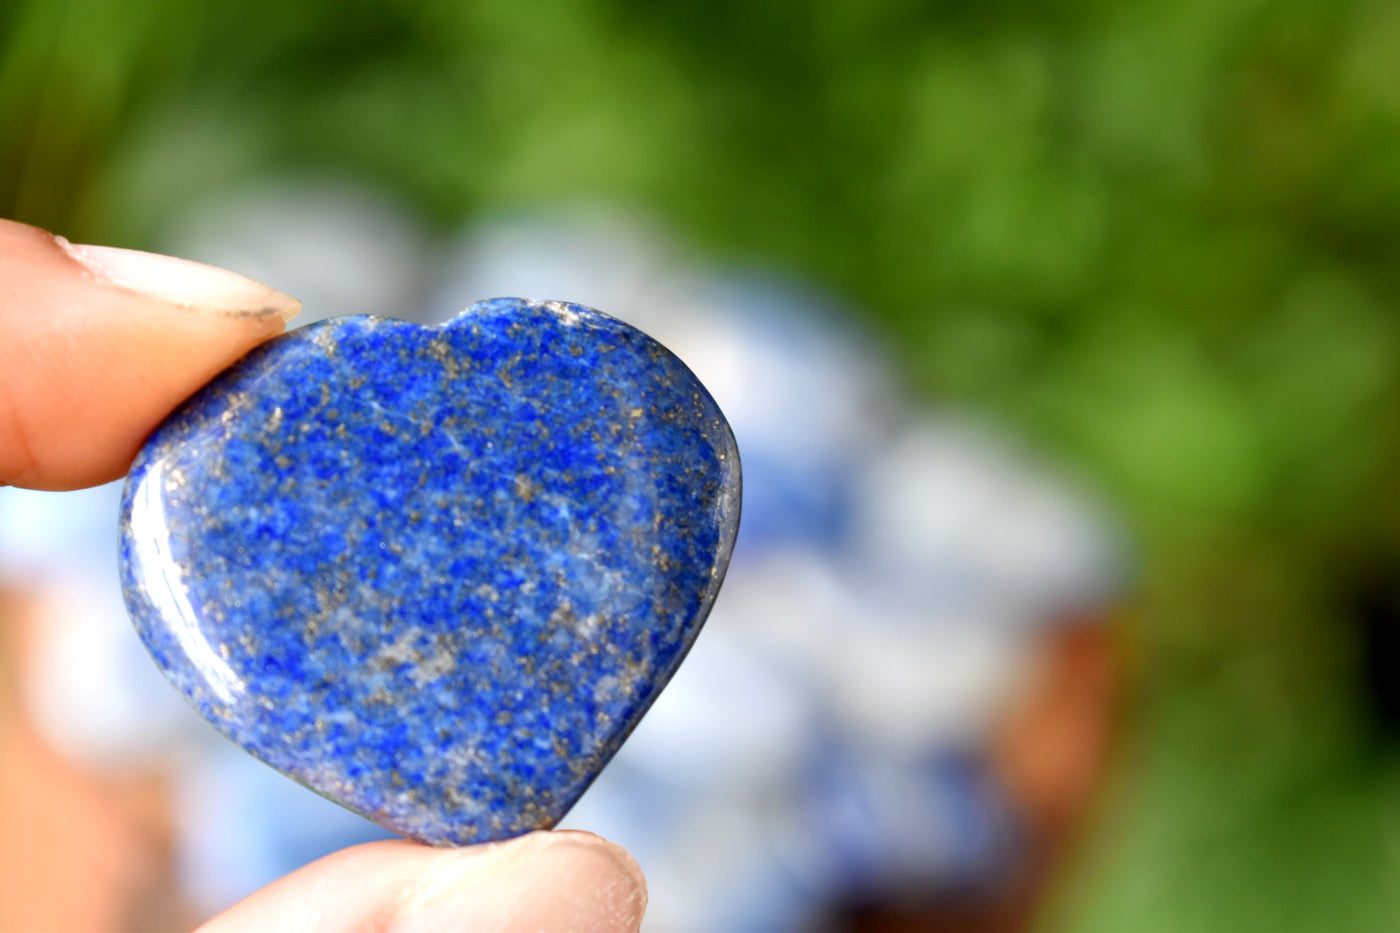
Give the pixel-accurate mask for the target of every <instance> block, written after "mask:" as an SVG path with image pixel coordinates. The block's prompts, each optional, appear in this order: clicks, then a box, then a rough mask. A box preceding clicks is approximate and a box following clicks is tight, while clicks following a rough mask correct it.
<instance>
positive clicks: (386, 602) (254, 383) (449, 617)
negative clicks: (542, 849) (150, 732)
mask: <svg viewBox="0 0 1400 933" xmlns="http://www.w3.org/2000/svg"><path fill="white" fill-rule="evenodd" d="M738 518H739V462H738V453H737V450H736V448H735V445H734V440H733V436H732V435H731V433H730V431H729V427H728V425H727V423H726V422H725V419H724V416H723V415H722V414H721V413H720V411H719V409H718V407H717V406H716V405H715V403H714V401H713V400H712V399H711V398H710V396H709V394H708V392H706V390H705V388H704V387H703V386H702V385H701V384H700V383H699V381H698V380H697V379H696V378H695V376H694V375H693V374H692V373H691V372H690V371H689V370H688V369H686V367H685V366H684V365H683V364H682V363H681V362H680V361H679V360H678V359H676V357H674V356H673V355H672V354H671V353H670V352H668V351H667V350H666V349H665V348H664V347H662V346H661V345H660V344H658V343H656V342H655V341H653V340H652V339H650V338H649V337H647V336H646V335H645V334H643V333H641V332H640V331H638V330H636V329H634V328H632V327H629V326H628V325H626V324H623V323H621V322H620V321H616V320H614V319H612V318H609V317H607V316H606V315H602V314H599V313H598V312H596V311H592V310H590V309H587V308H584V307H581V306H578V305H570V304H564V303H560V302H530V301H522V300H518V299H497V300H495V301H488V302H482V303H479V304H477V305H474V306H472V307H471V308H469V309H468V310H467V311H466V312H464V313H463V314H462V315H460V316H458V317H457V318H455V319H453V320H452V321H451V322H449V323H448V324H446V325H443V326H441V327H438V328H424V327H419V326H417V325H413V324H408V323H405V322H402V321H394V320H388V319H383V318H342V319H336V320H331V321H326V322H322V323H319V324H316V325H313V326H311V327H308V328H304V329H302V330H299V331H295V332H293V333H290V334H287V335H285V336H283V337H281V338H278V339H276V340H274V341H272V342H270V343H268V344H266V345H264V346H263V347H260V348H259V349H257V350H255V351H254V352H253V353H251V354H250V355H249V356H248V357H246V358H245V359H244V360H243V361H242V362H240V363H239V364H237V365H236V366H235V367H233V368H232V369H231V370H230V371H229V372H227V373H225V374H224V375H223V376H221V377H220V378H218V379H216V380H215V381H214V382H213V383H211V384H210V385H209V386H208V387H207V388H206V389H204V390H203V391H202V392H200V393H199V394H198V395H196V396H195V397H194V398H193V399H191V401H190V402H188V403H187V404H186V405H185V406H184V407H183V408H181V409H180V410H179V411H177V412H176V413H175V414H174V415H173V416H172V417H171V418H170V419H169V420H167V422H166V423H165V424H164V425H162V426H161V428H159V429H158V430H157V431H156V433H155V435H154V436H153V437H152V438H151V440H150V441H149V442H148V444H147V446H146V447H145V448H144V449H143V451H142V452H141V454H140V456H138V458H137V461H136V463H135V465H134V466H133V468H132V471H131V474H130V477H129V479H128V482H127V487H126V493H125V496H124V499H123V523H122V541H121V559H122V578H123V586H124V589H125V592H126V597H127V603H128V607H129V609H130V611H131V614H132V616H133V618H134V620H135V622H136V626H137V630H138V631H139V633H140V634H141V637H142V639H143V641H144V642H145V643H146V646H147V648H148V649H149V650H150V652H151V654H152V656H153V657H154V658H155V660H156V662H157V663H158V664H159V666H160V667H161V669H162V670H163V671H164V673H165V674H166V676H167V677H168V678H169V679H170V680H171V681H172V682H173V683H174V684H175V686H176V687H178V688H179V690H180V691H181V692H182V693H183V694H184V695H185V696H186V698H187V699H188V700H189V701H190V702H191V703H192V704H193V705H194V706H195V707H196V709H198V710H199V712H200V713H201V714H202V715H203V716H204V717H205V718H206V719H208V720H209V721H210V722H212V723H213V724H214V725H215V726H216V727H217V728H218V729H219V730H220V731H222V732H223V733H224V734H225V735H227V736H228V737H230V738H231V739H233V740H234V741H235V742H237V743H238V744H240V745H242V746H243V747H244V748H245V749H247V750H248V751H250V752H252V753H253V754H254V755H256V756H257V757H259V758H261V759H262V760H264V761H266V762H267V763H268V764H271V765H272V766H273V767H275V768H277V769H279V770H281V771H283V772H284V773H286V774H288V775H290V776H291V777H293V778H295V779H296V780H298V781H300V782H301V783H303V784H305V785H306V786H308V787H310V788H311V789H313V790H315V791H317V792H319V793H321V794H323V795H325V796H327V797H329V798H331V799H333V800H335V801H337V802H338V803H341V804H343V805H345V806H346V807H349V808H350V809H352V810H355V811H356V812H359V813H361V814H363V815H365V816H367V817H369V818H371V819H373V820H374V821H375V822H377V823H379V824H380V825H382V826H384V827H386V828H388V829H390V830H393V831H395V832H398V833H401V834H403V835H406V836H409V837H411V838H414V839H417V840H420V841H423V842H427V843H432V844H455V845H461V844H467V843H473V842H481V841H487V840H493V839H501V838H507V837H510V836H513V835H518V834H520V833H523V832H527V831H529V830H532V829H536V828H544V827H549V826H552V825H554V823H556V822H557V821H558V820H559V819H560V817H562V816H563V815H564V813H565V812H566V811H567V810H568V809H569V807H570V806H572V805H573V803H574V802H575V801H576V800H577V799H578V797H579V796H580V795H581V794H582V793H583V791H584V790H585V789H586V788H587V787H588V785H589V783H590V782H591V781H592V780H593V778H594V777H595V776H596V775H597V773H598V772H599V770H600V769H601V768H602V767H603V765H605V764H606V763H607V761H608V760H609V759H610V758H611V757H612V755H613V754H614V753H615V752H616V751H617V749H618V747H619V746H620V745H621V743H622V741H623V740H624V739H625V738H626V737H627V735H628V734H629V733H630V731H631V730H632V728H633V727H634V726H635V725H636V723H637V721H638V720H639V719H640V717H641V716H642V714H643V713H645V711H646V710H647V708H648V707H649V706H650V705H651V703H652V701H653V700H654V699H655V698H656V696H657V693H658V692H659V691H660V690H661V688H662V687H663V686H664V685H665V684H666V682H667V681H668V680H669V678H670V677H671V675H672V673H674V671H675V669H676V667H677V665H679V663H680V661H681V659H682V658H683V657H684V655H685V653H686V651H687V650H688V649H689V647H690V645H691V643H692V642H693V641H694V639H695V636H696V634H697V633H698V631H699V629H700V626H701V625H702V624H703V622H704V619H705V616H706V615H707V614H708V612H709V609H710V606H711V604H712V603H713V601H714V598H715V595H716V593H717V592H718V590H719V586H720V583H721V580H722V578H723V576H724V571H725V569H726V566H727V564H728V560H729V554H730V551H731V549H732V546H733V541H734V536H735V533H736V531H737V526H738Z"/></svg>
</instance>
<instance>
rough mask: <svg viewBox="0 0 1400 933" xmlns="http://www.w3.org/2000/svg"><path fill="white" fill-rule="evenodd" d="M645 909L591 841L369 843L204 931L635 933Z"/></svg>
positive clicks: (540, 836) (637, 892) (617, 860)
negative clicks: (454, 845) (449, 845)
mask: <svg viewBox="0 0 1400 933" xmlns="http://www.w3.org/2000/svg"><path fill="white" fill-rule="evenodd" d="M646 903H647V893H646V882H645V881H644V880H643V878H642V873H641V869H639V868H638V867H637V863H636V862H635V861H633V860H632V857H631V856H630V855H628V854H627V852H626V851H625V850H624V849H622V848H620V847H619V846H615V845H613V844H612V843H610V842H607V841H605V840H603V839H601V838H599V837H598V836H594V835H593V834H591V833H581V832H552V833H544V832H537V833H530V834H529V835H527V836H522V837H520V838H518V839H512V840H510V841H509V842H498V843H492V844H489V845H479V846H469V847H467V848H463V849H430V848H427V847H425V846H420V845H415V844H413V843H409V842H372V843H369V844H368V845H362V846H355V847H354V848H350V849H346V850H344V851H342V852H337V853H336V854H334V855H331V856H328V857H326V858H323V859H321V860H320V861H318V862H313V863H311V864H310V865H307V866H306V867H305V868H302V869H299V870H298V871H295V872H293V873H292V874H290V875H287V876H286V877H285V878H282V879H281V880H279V881H276V882H274V883H273V884H271V885H269V886H267V887H266V888H263V889H262V890H261V891H258V892H257V893H255V894H253V895H252V896H250V897H248V898H247V899H246V900H243V901H241V902H239V903H238V904H235V905H234V906H233V907H232V908H230V909H229V910H227V911H225V912H224V913H222V914H220V915H219V916H217V917H215V918H214V919H213V920H211V921H209V923H208V924H206V925H205V926H204V927H202V928H201V929H200V931H199V933H251V931H255V930H256V931H262V930H300V931H304V933H358V931H362V930H375V931H377V933H440V931H441V933H447V931H452V930H470V931H473V933H478V931H480V933H507V931H517V930H519V931H537V930H545V931H550V933H555V931H558V933H569V931H580V933H583V931H588V933H595V931H596V933H634V931H635V930H636V929H637V928H638V926H639V925H640V924H641V922H642V914H643V912H644V911H645V910H646Z"/></svg>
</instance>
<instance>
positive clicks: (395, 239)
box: [161, 178, 428, 326]
mask: <svg viewBox="0 0 1400 933" xmlns="http://www.w3.org/2000/svg"><path fill="white" fill-rule="evenodd" d="M161 247H162V249H164V250H165V251H167V252H170V253H172V254H174V255H176V256H184V257H186V258H188V259H194V260H198V261H199V262H206V263H209V264H211V265H216V266H222V267H224V268H227V269H232V270H234V271H235V272H239V273H242V274H243V275H246V276H248V277H249V278H252V279H256V280H257V281H259V282H263V283H265V284H268V285H271V286H273V287H274V288H277V289H280V290H281V291H284V292H286V293H288V294H290V295H293V296H295V297H297V298H299V299H301V302H302V307H303V311H302V313H301V315H299V316H298V317H297V318H295V319H294V320H293V322H292V323H293V324H294V325H296V326H300V325H304V324H310V323H312V322H313V321H318V320H321V319H322V318H327V317H341V316H344V315H350V314H380V315H385V316H388V317H402V318H408V319H410V320H414V319H417V317H418V314H419V311H420V308H421V304H422V302H421V297H420V294H419V289H420V286H421V283H422V276H423V273H424V270H425V268H426V267H427V264H428V252H427V245H426V241H425V239H424V234H423V232H422V230H421V229H420V227H419V225H418V224H417V223H416V222H415V221H414V219H413V218H412V217H411V216H410V215H409V214H408V213H406V212H405V211H404V210H402V209H401V208H399V207H398V206H396V205H395V204H394V202H392V201H390V200H388V199H386V198H382V197H379V196H377V195H375V194H373V193H371V192H370V191H368V190H366V189H365V188H364V187H363V186H360V185H355V184H351V183H348V182H342V181H337V180H334V179H329V178H314V179H297V178H287V179H280V180H276V181H273V182H270V183H266V184H262V185H256V186H252V187H249V188H246V189H242V190H237V191H233V192H230V193H228V194H226V195H224V196H221V197H219V198H217V199H215V200H213V201H209V202H206V203H201V204H195V205H192V206H191V207H190V209H189V210H188V211H187V213H185V214H184V215H183V216H182V217H179V218H177V219H175V220H174V221H172V222H171V223H170V224H169V225H168V226H167V228H166V230H165V233H164V235H163V236H162V237H161Z"/></svg>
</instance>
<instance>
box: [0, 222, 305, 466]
mask: <svg viewBox="0 0 1400 933" xmlns="http://www.w3.org/2000/svg"><path fill="white" fill-rule="evenodd" d="M300 310H301V303H300V302H298V301H297V300H296V299H294V298H292V297H290V296H288V295H284V294H282V293H281V292H278V291H276V290H274V289H271V288H268V287H267V286H265V285H261V284H259V283H257V282H254V281H252V280H251V279H247V278H244V277H243V276H240V275H237V274H235V273H232V272H228V271H226V270H223V269H217V268H214V267H212V266H206V265H202V264H199V263H194V262H188V261H186V260H182V259H175V258H172V257H169V256H158V255H155V254H152V253H142V252H137V251H134V250H124V249H114V248H111V247H98V246H79V245H73V244H70V243H68V241H66V240H64V239H63V238H61V237H56V236H54V235H53V234H50V233H47V232H45V231H43V230H40V229H38V228H36V227H30V226H26V225H24V224H19V223H14V222H12V221H6V220H0V485H14V486H26V487H29V488H32V489H76V488H79V487H82V486H91V485H96V484H98V483H102V482H106V481H107V480H111V479H115V478H117V477H119V476H121V475H122V474H123V473H125V472H126V470H127V468H128V467H129V466H130V465H131V461H132V458H133V457H134V456H135V455H136V451H137V449H138V448H139V447H140V445H141V443H142V442H143V441H144V440H145V438H146V437H147V435H149V434H150V432H151V431H152V430H153V429H154V428H155V426H156V425H157V424H158V423H159V422H160V421H161V419H163V418H164V417H165V416H166V415H167V414H169V413H170V411H171V410H173V409H174V408H175V407H176V406H177V405H179V404H180V402H182V401H183V400H184V399H186V398H187V397H188V396H189V395H191V394H192V393H193V392H194V391H195V390H197V389H198V388H199V387H200V386H202V385H204V384H205V383H206V382H208V381H209V380H210V379H211V378H213V377H214V376H215V375H216V374H217V373H218V372H220V371H221V370H223V369H224V368H226V367H227V366H228V365H229V364H231V363H233V362H234V361H235V360H237V359H238V358H239V357H241V356H242V355H243V354H244V353H246V352H247V351H248V350H250V349H251V348H252V347H254V346H255V345H257V344H258V343H260V342H262V341H264V340H266V339H267V338H269V337H272V336H275V335H276V334H278V333H281V331H282V330H283V328H284V326H285V323H286V321H287V320H288V319H289V318H291V317H293V316H294V315H295V314H296V313H297V312H298V311H300Z"/></svg>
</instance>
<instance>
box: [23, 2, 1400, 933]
mask: <svg viewBox="0 0 1400 933" xmlns="http://www.w3.org/2000/svg"><path fill="white" fill-rule="evenodd" d="M0 216H6V217H10V218H13V219H16V220H21V221H24V222H28V223H33V224H37V225H40V226H44V227H47V228H49V229H52V230H54V231H55V232H58V233H61V234H63V235H65V236H67V237H69V238H70V239H71V240H74V241H76V242H97V243H105V244H111V245H119V246H128V247H136V248H148V249H156V250H161V251H168V252H174V253H178V254H180V255H185V256H188V257H190V258H194V259H201V260H205V261H209V262H215V263H219V264H223V265H226V266H228V267H230V268H233V269H235V270H237V271H240V272H244V273H245V274H248V275H251V276H253V277H255V278H260V279H263V280H265V281H267V282H269V283H270V284H273V285H274V286H276V287H278V288H281V289H283V290H286V291H288V292H291V293H293V294H295V295H297V296H298V297H300V298H302V299H303V300H304V302H305V305H306V309H307V313H306V315H305V316H304V317H303V318H302V319H300V321H299V323H304V322H306V321H309V320H314V319H316V318H317V317H322V316H330V315H338V314H348V313H367V312H375V313H388V314H392V315H395V316H399V317H405V318H409V319H414V320H420V321H424V322H431V321H435V320H441V319H443V318H445V317H447V316H449V315H450V314H452V313H454V312H455V311H456V310H458V309H460V308H461V307H463V306H465V305H466V304H468V303H470V302H471V301H473V300H475V299H478V298H483V297H490V296H494V295H497V294H524V295H526V296H529V297H545V298H559V299H569V300H576V301H581V302H583V303H585V304H593V305H596V306H598V307H600V308H602V309H603V310H605V311H608V312H610V313H613V314H615V315H617V316H619V317H622V318H624V319H626V320H630V321H632V322H633V323H635V324H637V325H638V326H641V327H643V328H644V329H646V330H648V331H649V332H651V333H653V334H654V335H655V336H657V337H658V338H659V339H661V340H662V341H663V342H665V343H667V344H668V345H669V346H671V347H672V349H674V350H675V351H676V352H677V353H678V354H679V355H680V356H681V358H682V359H683V360H685V361H686V362H687V363H688V364H689V365H690V366H691V367H692V368H693V369H694V370H695V371H696V372H697V374H699V375H700V377H701V378H702V380H704V381H705V382H706V384H707V385H709V386H710V387H711V389H712V390H713V392H714V394H715V396H716V398H717V399H718V401H719V402H720V404H721V406H722V407H723V408H724V409H725V411H726V413H727V414H728V415H729V416H730V419H731V421H732V422H733V424H734V428H735V433H736V436H737V437H738V440H739V444H740V448H741V451H742V453H743V457H744V466H745V487H746V488H745V516H744V527H743V529H742V531H741V538H740V543H739V547H738V549H737V550H736V554H735V557H734V563H733V566H732V568H731V571H730V578H729V582H728V583H727V584H726V587H725V590H724V592H723V593H722V595H721V597H720V600H719V602H718V604H717V606H716V609H715V612H714V615H713V617H712V620H711V622H710V624H709V626H708V627H707V629H706V632H705V633H704V635H703V636H702V637H701V639H700V641H699V642H698V643H697V647H696V649H695V651H694V653H693V654H692V656H691V658H690V659H689V660H688V661H687V663H686V666H685V667H683V668H682V671H681V673H680V674H678V675H677V677H676V679H675V681H673V683H672V686H671V687H670V688H669V689H668V690H667V692H666V693H665V694H664V695H663V698H662V700H661V701H660V702H659V703H658V705H657V707H656V708H655V709H654V710H653V712H652V714H650V716H649V717H648V719H647V720H645V721H644V723H643V726H642V727H641V728H639V730H638V731H637V733H636V734H635V735H634V736H633V738H632V740H630V741H629V743H628V745H627V746H625V748H624V750H623V752H622V753H621V754H620V755H619V757H618V759H617V760H616V761H615V762H614V764H613V765H612V766H611V767H609V769H608V770H607V771H606V772H605V774H604V776H603V778H602V779H600V780H599V782H598V784H597V785H596V786H595V787H594V789H593V790H591V791H590V792H589V793H588V795H586V796H585V798H584V800H583V801H582V803H581V804H580V805H579V807H578V808H577V810H576V811H575V813H574V814H573V815H572V816H571V817H570V821H569V825H575V826H579V827H582V828H589V829H593V830H595V831H598V832H601V833H603V834H605V835H608V836H609V837H611V838H613V839H615V840H616V841H618V842H620V843H622V844H624V845H626V846H627V847H629V848H630V849H631V850H632V851H633V852H634V854H636V856H637V857H638V859H639V861H640V862H641V864H642V865H643V867H644V869H646V871H647V874H648V878H649V880H650V882H651V886H652V902H651V907H650V911H649V921H648V927H649V928H651V929H655V930H668V929H682V930H683V929H696V930H729V929H751V930H769V929H955V930H961V929H968V930H976V929H1020V928H1023V927H1024V926H1026V925H1028V924H1038V925H1039V926H1041V927H1043V928H1050V929H1065V930H1074V931H1120V930H1134V931H1155V930H1161V931H1177V930H1193V931H1196V930H1200V931H1215V930H1219V931H1240V930H1269V931H1292V930H1298V931H1310V930H1321V929H1326V930H1337V931H1352V930H1356V931H1363V930H1380V929H1388V928H1391V927H1392V926H1393V923H1394V921H1393V918H1394V917H1395V916H1396V915H1397V913H1400V498H1398V497H1397V486H1396V483H1395V479H1394V477H1395V476H1396V475H1397V470H1400V380H1398V379H1397V375H1396V374H1397V367H1396V362H1397V361H1396V356H1397V353H1400V316H1397V314H1396V310H1397V302H1400V7H1397V6H1396V5H1395V4H1393V3H1389V2H1385V0H1334V2H1326V3H1324V2H1321V0H1313V2H1306V0H1280V2H1270V0H1210V2H1205V0H1175V2H1171V3H1167V2H1146V3H1136V4H1109V3H1101V2H1092V0H1077V2H1071V3H1063V4H1043V5H1042V4H1016V3H1008V2H1002V0H993V2H989V3H984V4H955V3H943V2H934V3H913V2H908V0H872V2H866V3H847V2H840V0H814V2H810V3H807V4H802V5H798V4H791V5H780V4H759V3H755V4H732V5H731V4H713V3H699V2H691V0H680V2H672V3H667V4H640V3H630V2H623V0H613V2H605V0H544V2H540V3H535V4H531V5H529V6H528V7H526V6H521V5H519V4H515V3H507V2H502V0H485V2H477V3H463V2H427V0H419V2H414V0H404V2H388V0H379V2H374V0H350V2H344V0H337V2H331V0H305V2H299V3H295V4H288V3H273V2H268V0H250V2H245V3H241V4H220V5H215V4H196V3H190V4H182V5H178V6H175V5H170V4H164V3H157V2H154V0H128V2H126V3H123V4H120V5H116V4H110V3H105V2H100V0H69V2H62V3H60V2H39V0H5V2H0ZM117 493H118V490H117V488H116V487H104V488H102V489H97V490H92V491H86V492H81V493H73V494H64V495H55V494H36V493H24V492H20V491H16V490H10V489H5V490H0V616H3V617H4V620H3V624H0V929H4V930H11V929H13V930H21V931H23V930H31V929H32V930H47V929H55V930H60V929H61V930H113V929H130V930H147V929H150V930H162V929H175V928H180V927H182V926H189V925H192V924H193V923H195V922H197V921H198V920H199V919H201V918H202V917H205V916H208V915H209V914H211V913H212V912H214V911H216V910H218V909H221V908H222V907H223V906H226V905H227V904H229V903H231V902H232V901H233V900H236V899H237V898H239V897H241V896H243V895H244V894H246V893H248V892H249V891H251V890H253V889H254V888H256V887H257V886H258V885H260V884H263V883H266V882H267V881H269V880H271V878H273V877H276V876H277V875H278V874H280V873H283V872H285V871H288V870H291V869H292V868H294V867H296V866H297V865H299V864H302V863H304V862H305V861H307V860H309V859H312V858H315V857H317V856H319V855H321V854H324V853H325V852H328V851H331V850H333V849H335V848H337V847H340V846H343V845H347V844H351V843H353V842H357V841H362V840H365V839H370V838H376V837H377V835H378V831H377V830H376V829H375V828H374V827H372V826H370V825H369V824H368V823H365V822H364V821H362V820H359V819H358V818H357V817H353V816H351V815H349V814H348V813H345V812H344V811H341V810H339V809H338V808H336V807H334V806H333V805H330V804H327V803H325V802H324V801H321V800H320V799H319V798H316V797H314V796H313V795H311V794H309V792H305V791H302V790H301V789H300V788H298V787H296V786H295V785H293V784H291V782H289V781H286V780H285V779H283V778H281V777H280V776H278V775H276V774H274V773H273V772H271V771H270V770H268V769H266V768H264V767H263V766H261V765H258V764H257V763H255V762H253V761H252V760H251V759H249V758H247V756H245V755H243V754H242V753H241V752H238V751H237V750H236V749H233V748H232V747H231V746H229V745H227V743H224V742H223V740H221V739H218V738H217V737H216V736H215V735H214V734H213V732H212V730H210V729H209V728H208V727H207V726H205V725H204V724H203V722H202V721H201V720H199V719H198V717H197V716H196V715H195V714H194V713H192V712H189V711H187V710H185V708H184V707H183V706H182V705H181V704H180V702H179V701H178V699H176V697H175V694H174V692H173V691H172V690H170V689H169V688H167V687H166V686H165V685H164V684H163V682H161V681H160V679H159V677H158V675H156V674H155V671H154V667H153V666H152V665H150V663H149V661H148V660H147V659H146V658H145V657H144V656H143V654H142V650H141V648H140V645H139V643H138V642H137V641H136V639H135V637H134V635H133V634H132V633H131V631H130V626H129V625H128V624H127V622H126V621H125V617H124V611H123V609H122V605H121V598H120V593H119V591H118V587H117V583H116V576H115V555H114V553H113V552H114V550H115V547H114V542H115V521H116V497H117Z"/></svg>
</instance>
